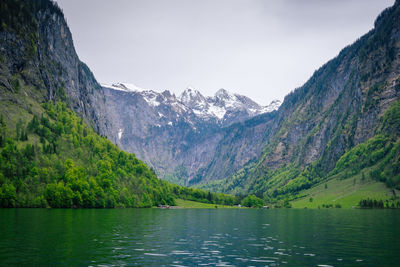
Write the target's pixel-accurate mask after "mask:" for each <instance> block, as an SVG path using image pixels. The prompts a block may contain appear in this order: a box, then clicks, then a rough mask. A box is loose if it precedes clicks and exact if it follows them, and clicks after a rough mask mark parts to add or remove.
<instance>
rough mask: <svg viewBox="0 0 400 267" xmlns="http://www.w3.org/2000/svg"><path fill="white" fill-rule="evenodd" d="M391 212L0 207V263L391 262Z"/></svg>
mask: <svg viewBox="0 0 400 267" xmlns="http://www.w3.org/2000/svg"><path fill="white" fill-rule="evenodd" d="M399 226H400V211H398V210H338V209H332V210H291V209H282V210H261V209H260V210H258V209H257V210H252V209H226V210H225V209H215V210H213V209H209V210H208V209H206V210H202V209H181V210H161V209H102V210H96V209H89V210H84V209H82V210H71V209H65V210H64V209H0V265H1V266H9V265H18V266H21V265H26V266H32V265H40V266H52V265H63V266H111V265H117V266H124V265H126V266H136V265H138V266H266V265H267V266H328V265H329V266H398V264H399V263H400V242H399V238H400V230H399Z"/></svg>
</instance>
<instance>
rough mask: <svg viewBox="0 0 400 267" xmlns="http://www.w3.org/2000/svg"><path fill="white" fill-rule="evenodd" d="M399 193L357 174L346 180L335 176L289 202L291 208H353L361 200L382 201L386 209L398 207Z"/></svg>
mask: <svg viewBox="0 0 400 267" xmlns="http://www.w3.org/2000/svg"><path fill="white" fill-rule="evenodd" d="M399 194H400V192H399V191H398V190H395V189H390V188H388V187H387V186H386V185H385V184H384V183H382V182H379V181H376V180H373V179H371V178H370V177H368V178H367V177H365V174H364V175H362V174H358V175H356V176H352V177H350V178H347V179H341V178H340V177H338V176H337V175H336V176H334V177H332V178H331V179H330V180H328V181H326V182H323V183H320V184H318V185H316V186H314V187H312V188H310V189H307V190H304V191H303V192H302V197H300V198H299V199H296V200H294V201H292V202H291V206H292V207H293V208H325V207H332V208H353V207H359V203H360V201H361V200H362V199H372V200H382V201H383V202H384V203H385V204H386V203H387V204H386V205H388V207H392V204H394V205H395V207H398V206H397V205H398V204H397V203H399V201H398V196H399Z"/></svg>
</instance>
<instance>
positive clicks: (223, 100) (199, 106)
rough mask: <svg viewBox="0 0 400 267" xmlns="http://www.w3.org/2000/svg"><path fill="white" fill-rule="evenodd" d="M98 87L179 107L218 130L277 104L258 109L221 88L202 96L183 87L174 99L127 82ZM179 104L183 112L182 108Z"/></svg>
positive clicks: (277, 103) (153, 102)
mask: <svg viewBox="0 0 400 267" xmlns="http://www.w3.org/2000/svg"><path fill="white" fill-rule="evenodd" d="M101 85H102V87H103V88H109V89H115V90H119V91H125V92H131V93H137V94H140V95H141V96H142V97H143V99H144V100H145V101H146V102H147V103H148V104H149V105H150V106H152V107H157V106H159V105H160V103H165V104H168V105H174V106H179V107H180V108H179V110H176V111H177V112H178V113H181V112H186V113H188V112H193V113H194V114H195V115H196V116H197V117H198V118H201V119H203V120H215V121H216V122H217V123H218V124H220V125H221V126H222V127H224V126H227V125H230V124H232V123H235V122H238V121H241V120H245V119H248V118H251V117H253V116H256V115H259V114H263V113H267V112H271V111H274V110H276V109H278V108H279V106H280V104H281V101H280V100H274V101H272V102H271V104H269V105H267V106H261V105H259V104H257V103H256V102H254V101H253V100H251V99H250V98H249V97H246V96H243V95H239V94H232V93H230V92H229V91H227V90H226V89H223V88H221V89H219V90H218V91H217V92H216V93H215V95H214V96H212V97H211V96H207V97H205V96H203V95H202V94H201V93H200V92H199V91H198V90H196V89H195V88H193V87H187V88H186V89H185V90H184V91H183V92H182V93H181V94H180V95H179V96H175V94H171V93H170V92H169V91H168V90H165V91H163V92H157V91H155V90H148V89H142V88H140V87H137V86H136V85H134V84H129V83H113V84H111V85H108V84H101ZM182 105H183V106H185V107H186V108H187V109H186V108H184V107H182ZM238 113H243V115H242V116H239V115H238ZM182 115H183V114H182Z"/></svg>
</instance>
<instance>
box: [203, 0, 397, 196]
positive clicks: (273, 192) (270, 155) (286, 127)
mask: <svg viewBox="0 0 400 267" xmlns="http://www.w3.org/2000/svg"><path fill="white" fill-rule="evenodd" d="M399 21H400V2H399V1H396V3H395V5H394V6H393V7H391V8H388V9H387V10H385V11H384V12H383V13H382V14H381V15H380V16H379V17H378V18H377V20H376V22H375V27H374V29H373V30H371V31H370V32H369V33H367V34H366V35H364V36H363V37H361V38H360V39H359V40H357V41H356V42H355V43H354V44H352V45H350V46H348V47H346V48H344V49H343V50H342V51H341V52H340V54H339V55H338V56H337V57H336V58H334V59H333V60H331V61H329V62H328V63H326V64H325V65H324V66H322V67H321V68H320V69H319V70H317V71H316V72H315V73H314V75H313V76H312V77H311V78H310V79H309V80H308V81H307V82H306V83H305V84H304V85H303V86H302V87H300V88H298V89H296V90H295V91H293V92H292V93H290V94H289V95H288V96H286V97H285V100H284V102H283V104H282V106H281V107H280V109H279V110H278V112H277V116H276V117H275V118H273V120H272V121H266V122H265V123H264V124H267V123H268V124H270V125H271V127H269V130H268V132H266V133H265V134H266V136H268V138H266V142H265V146H264V149H263V154H262V157H261V158H260V159H259V160H257V161H254V162H252V163H250V164H247V165H246V166H245V167H244V168H242V169H241V170H240V171H238V172H237V173H236V174H234V175H233V176H231V177H229V178H227V179H225V180H222V181H218V182H214V183H211V184H209V185H207V186H205V187H204V188H208V189H213V190H221V191H224V192H234V193H243V192H246V193H247V192H252V193H255V194H256V195H258V196H262V197H264V198H265V199H279V198H291V197H293V196H296V195H297V194H298V192H300V191H301V190H303V189H306V188H309V187H311V186H312V185H314V184H316V183H319V182H320V181H322V180H324V179H326V178H327V177H328V176H329V175H330V174H331V172H332V171H334V172H339V170H342V168H343V166H344V165H343V164H345V162H348V161H349V160H350V159H349V158H342V159H341V157H342V156H344V157H349V154H345V153H346V152H348V153H350V154H351V155H353V156H354V154H352V153H351V152H349V151H351V149H352V148H357V147H358V146H359V145H361V146H366V147H367V149H366V151H365V152H364V153H365V154H364V157H371V156H372V157H375V156H377V154H379V156H377V159H376V160H378V158H379V159H383V158H385V157H387V156H388V157H390V160H388V161H385V162H386V164H385V167H382V168H380V169H379V171H378V172H379V173H380V174H379V175H377V174H373V173H371V175H372V176H376V177H377V179H383V180H385V181H386V178H381V176H385V177H386V176H387V177H391V178H389V180H390V182H389V183H388V185H389V186H397V184H398V182H396V181H397V180H398V168H397V167H396V166H398V156H397V155H398V152H396V151H393V150H392V149H395V150H396V147H397V142H398V141H397V140H398V137H399V132H398V130H396V129H398V127H400V126H399V124H396V123H397V121H398V120H397V119H396V118H397V117H396V116H398V113H396V112H395V110H397V107H398V104H396V101H398V100H399V97H400V64H399V63H400V51H399V48H400V23H399ZM390 107H392V108H390ZM385 113H386V116H384V114H385ZM391 114H392V115H391ZM393 114H395V115H393ZM396 114H397V115H396ZM389 117H390V118H391V119H390V120H391V121H393V123H392V124H391V125H392V126H391V129H392V130H390V131H386V130H384V129H386V128H385V127H386V126H385V125H386V123H387V121H388V120H389V119H388V118H389ZM393 125H394V126H393ZM388 135H390V136H391V137H388ZM371 138H372V139H371ZM382 138H383V139H384V140H383V141H382V140H381V139H382ZM380 140H381V141H382V142H381V141H380ZM376 142H377V143H378V144H379V145H377V144H376ZM374 144H376V146H375V145H374ZM375 150H376V151H375ZM375 152H376V153H377V154H374V153H375ZM389 155H392V156H389ZM357 157H360V155H357ZM359 160H360V161H362V160H361V159H359ZM350 162H352V161H351V160H350ZM346 164H348V163H346ZM340 166H341V167H340ZM364 167H365V166H364V165H362V164H361V166H360V167H359V168H364ZM389 169H390V170H389ZM385 170H386V171H385ZM357 171H359V170H357ZM355 172H356V171H355ZM385 172H387V173H388V174H389V173H390V174H389V175H385Z"/></svg>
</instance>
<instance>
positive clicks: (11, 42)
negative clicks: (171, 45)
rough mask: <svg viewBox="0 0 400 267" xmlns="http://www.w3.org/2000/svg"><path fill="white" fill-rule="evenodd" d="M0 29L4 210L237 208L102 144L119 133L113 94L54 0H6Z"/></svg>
mask: <svg viewBox="0 0 400 267" xmlns="http://www.w3.org/2000/svg"><path fill="white" fill-rule="evenodd" d="M0 26H1V29H0V51H1V53H0V207H57V208H70V207H81V208H104V207H108V208H112V207H150V206H154V205H160V204H169V205H172V204H174V203H175V201H174V199H175V198H178V197H179V198H183V199H191V200H197V201H203V202H207V203H214V202H215V203H221V204H222V203H224V204H230V205H232V204H233V203H234V202H237V201H238V200H237V199H236V198H235V197H233V196H227V195H223V194H212V193H209V192H205V191H202V190H198V189H191V188H184V187H180V186H176V185H172V184H169V183H167V182H165V181H161V180H159V179H158V178H157V176H156V174H155V173H154V171H152V170H151V169H150V168H149V167H148V166H146V165H145V164H144V163H143V162H142V161H140V160H139V159H138V158H136V156H135V155H134V154H129V153H126V152H124V151H122V150H121V149H119V148H118V147H117V146H116V145H114V144H113V143H111V142H110V141H109V140H107V139H106V138H105V137H104V136H106V135H111V132H112V130H113V129H114V128H113V121H111V120H109V117H108V109H107V106H106V104H107V102H106V100H105V98H106V94H105V93H104V91H103V89H102V87H101V86H100V85H99V84H98V83H97V81H96V79H95V78H94V76H93V74H92V73H91V71H90V70H89V68H88V67H87V66H86V65H85V64H84V63H82V62H81V61H80V60H79V58H78V56H77V54H76V52H75V49H74V45H73V41H72V36H71V33H70V31H69V28H68V25H67V23H66V21H65V19H64V15H63V13H62V11H61V10H60V9H59V8H58V6H57V4H56V3H54V2H53V1H51V0H2V1H1V2H0ZM149 97H151V95H150V93H149ZM121 134H122V133H121Z"/></svg>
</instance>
